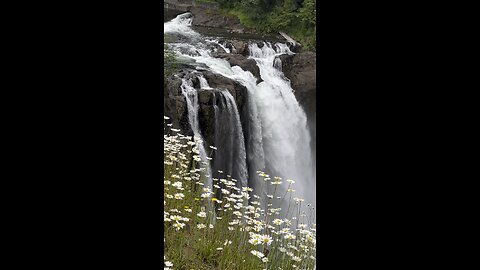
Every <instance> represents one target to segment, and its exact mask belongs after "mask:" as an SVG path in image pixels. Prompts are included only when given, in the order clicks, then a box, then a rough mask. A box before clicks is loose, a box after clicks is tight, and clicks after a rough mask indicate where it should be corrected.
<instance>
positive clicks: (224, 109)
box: [214, 90, 248, 187]
mask: <svg viewBox="0 0 480 270" xmlns="http://www.w3.org/2000/svg"><path fill="white" fill-rule="evenodd" d="M215 143H216V144H215V145H216V147H217V150H216V152H215V166H214V167H215V169H216V170H222V171H224V172H225V173H227V174H229V175H231V176H232V177H233V178H234V179H237V181H239V182H237V183H238V184H239V186H240V187H246V186H248V184H247V178H248V171H247V162H246V161H247V154H246V152H245V139H244V137H243V130H242V125H241V123H240V115H239V114H238V109H237V104H236V103H235V99H234V98H233V96H232V94H231V93H230V92H228V91H227V90H225V91H221V92H219V105H217V106H216V108H215ZM215 174H216V173H215V172H214V175H215ZM219 177H221V176H220V175H219Z"/></svg>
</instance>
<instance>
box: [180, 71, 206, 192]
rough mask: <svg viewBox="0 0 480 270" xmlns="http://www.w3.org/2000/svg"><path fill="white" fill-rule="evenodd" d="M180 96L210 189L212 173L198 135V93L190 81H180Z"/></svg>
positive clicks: (199, 134)
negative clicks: (183, 102)
mask: <svg viewBox="0 0 480 270" xmlns="http://www.w3.org/2000/svg"><path fill="white" fill-rule="evenodd" d="M180 88H181V89H182V94H183V96H184V97H185V100H186V101H187V109H188V122H189V124H190V127H191V128H192V131H193V137H194V139H195V141H196V142H197V147H198V151H199V154H200V158H201V160H202V162H201V164H202V166H201V167H202V168H204V170H205V173H206V183H205V184H206V185H207V186H208V187H210V188H212V185H213V183H212V177H211V176H212V172H211V168H210V161H209V160H208V158H207V157H208V156H207V151H206V150H205V145H204V143H203V137H202V135H201V133H200V128H199V122H198V93H197V90H196V89H195V88H193V86H192V81H191V80H186V79H182V85H181V86H180Z"/></svg>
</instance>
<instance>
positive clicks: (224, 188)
mask: <svg viewBox="0 0 480 270" xmlns="http://www.w3.org/2000/svg"><path fill="white" fill-rule="evenodd" d="M165 120H168V117H165ZM165 133H166V135H164V202H163V203H164V248H165V249H164V250H165V257H164V269H165V270H166V269H242V270H252V269H260V270H263V269H281V270H287V269H314V267H315V263H316V258H315V251H316V223H315V211H314V209H313V207H312V206H311V205H309V204H307V203H306V202H304V200H303V199H301V198H297V197H295V195H294V192H295V191H294V184H295V181H293V180H290V179H287V180H283V179H281V178H280V177H272V178H270V176H269V175H268V174H267V173H265V172H258V175H259V178H260V179H262V182H265V183H267V184H268V185H267V184H266V185H265V187H264V186H262V187H261V189H262V190H261V191H262V192H257V193H255V192H254V190H253V189H252V188H250V187H242V186H240V181H237V180H236V179H234V178H232V177H231V176H230V175H228V174H225V173H224V172H222V171H218V172H219V175H220V176H219V177H218V178H212V177H210V176H209V175H207V174H206V170H205V166H202V163H203V162H208V160H207V161H202V160H201V158H200V156H199V149H198V146H199V145H200V144H201V143H202V142H201V141H200V140H198V139H195V138H192V137H190V136H185V135H183V134H182V133H181V132H180V130H178V129H174V128H172V124H168V123H166V122H165ZM210 148H211V150H212V152H214V151H215V150H216V148H215V147H210ZM203 165H204V164H203ZM284 181H285V182H286V183H288V188H287V192H285V193H284V194H277V193H278V190H277V188H276V187H277V186H279V185H280V184H281V183H282V182H284ZM267 186H268V188H267ZM282 193H283V192H282ZM258 194H263V196H260V195H258ZM285 202H287V203H285ZM282 205H287V207H286V209H282V208H281V207H280V206H282ZM167 258H168V260H167ZM175 266H177V267H178V268H175Z"/></svg>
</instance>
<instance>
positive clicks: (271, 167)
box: [164, 14, 316, 208]
mask: <svg viewBox="0 0 480 270" xmlns="http://www.w3.org/2000/svg"><path fill="white" fill-rule="evenodd" d="M167 24H168V25H167ZM190 25H191V19H190V17H189V15H185V14H183V15H179V16H178V17H177V18H176V19H174V20H172V21H170V22H168V23H166V24H165V31H164V33H173V34H175V35H183V39H180V41H179V42H177V43H172V44H170V45H171V47H172V48H173V50H174V51H175V52H176V54H177V55H178V56H179V58H182V59H189V61H190V62H191V63H195V64H196V65H197V66H199V67H200V66H202V68H203V67H205V66H206V67H208V69H209V70H210V71H212V72H214V73H217V74H220V75H222V76H224V77H227V78H230V79H232V80H235V81H237V82H238V83H240V84H242V85H243V86H245V87H246V88H247V90H248V98H247V106H248V121H246V122H247V123H246V124H245V125H246V126H243V127H242V126H241V124H240V121H239V115H238V110H237V108H236V104H235V101H234V99H233V97H232V96H231V94H230V93H229V92H228V91H221V92H219V95H218V96H217V98H216V99H218V100H219V102H218V104H216V106H215V125H216V127H215V132H216V135H215V137H216V138H217V139H218V140H217V139H216V140H217V141H216V144H217V145H215V146H216V147H217V148H218V149H217V151H218V153H217V155H218V157H216V158H215V164H214V167H215V168H217V167H220V166H224V167H225V168H223V169H224V170H227V169H228V170H229V171H230V172H232V173H233V172H236V174H237V176H236V177H239V178H242V177H243V174H245V175H248V180H249V181H248V185H249V186H251V187H253V188H254V190H255V189H259V188H260V187H261V186H262V183H261V180H260V179H259V178H258V175H257V171H258V170H265V172H266V173H268V174H270V175H271V176H272V178H273V176H280V177H282V178H283V180H282V184H281V185H279V186H278V188H279V189H280V190H279V191H280V192H282V193H284V192H285V191H286V190H287V187H288V184H289V183H288V182H287V181H286V180H287V179H293V180H295V181H296V184H295V186H294V189H295V190H296V192H295V193H294V197H300V198H303V199H305V201H306V203H312V204H313V205H315V185H316V179H315V178H316V176H315V167H314V164H313V163H312V156H311V149H310V140H311V138H310V134H309V132H308V129H307V118H306V115H305V112H304V111H303V109H302V108H301V106H300V105H299V103H298V101H297V100H296V98H295V96H294V94H293V89H292V88H291V86H290V81H289V80H288V79H287V78H286V77H285V76H284V74H283V72H282V71H281V61H280V59H279V58H278V56H280V55H282V54H292V52H291V51H290V50H289V48H288V46H287V45H286V44H282V43H277V44H274V45H272V44H270V43H264V44H263V46H262V48H260V47H259V46H258V45H257V44H256V43H251V44H250V45H249V50H250V56H249V57H250V58H251V59H253V60H255V61H256V63H257V65H258V67H259V69H260V75H261V78H262V79H263V81H262V82H261V83H259V84H257V83H256V82H257V78H255V77H254V76H253V75H252V74H251V73H250V72H248V71H245V70H243V69H242V68H241V67H239V66H234V67H231V66H230V64H229V63H228V62H227V61H226V60H224V59H219V58H215V57H213V56H212V54H211V52H213V51H214V50H215V48H212V47H219V46H220V47H223V46H222V45H221V44H219V43H218V41H216V40H208V41H207V40H206V39H205V38H204V37H201V35H200V34H198V33H196V32H195V31H193V30H192V29H191V27H190ZM167 26H168V27H167ZM185 39H187V40H188V41H185ZM212 43H213V44H215V43H216V44H217V45H216V46H212ZM184 84H185V85H186V86H184ZM184 84H182V92H187V90H188V91H191V92H195V93H191V94H189V95H185V94H184V95H185V96H186V97H187V96H189V97H190V98H192V97H196V95H197V94H196V90H195V89H194V88H193V87H191V82H190V84H188V85H187V83H184ZM200 84H201V88H202V89H204V90H206V89H208V88H209V86H208V83H207V82H206V80H205V81H203V80H202V79H200ZM184 89H187V90H185V91H184ZM190 98H187V103H188V102H189V103H194V102H192V100H194V99H192V100H190V101H188V100H189V99H190ZM197 98H198V97H197ZM196 102H198V101H196ZM188 106H189V119H190V118H192V119H196V120H195V121H196V122H195V121H191V122H190V125H191V126H192V130H193V129H196V131H194V133H195V132H196V133H198V134H200V132H199V129H198V128H199V127H198V119H197V118H198V112H195V110H190V106H191V105H190V104H189V105H188ZM196 106H197V107H196V110H198V103H197V105H196ZM195 113H197V114H196V115H195ZM191 114H192V116H191ZM226 123H228V124H226ZM240 133H241V134H242V135H241V136H240ZM227 134H230V135H227ZM244 134H246V135H244ZM232 136H233V138H232ZM242 141H244V146H243V147H242V145H241V142H242ZM232 142H233V144H232ZM221 148H223V150H222V149H221ZM242 148H243V153H242V150H241V149H242ZM204 150H205V149H203V150H202V151H204ZM232 150H233V151H232ZM222 151H226V152H222ZM228 155H230V156H228ZM245 156H246V157H245ZM226 160H230V161H226ZM238 160H241V161H242V162H241V163H238V162H237V161H238ZM244 161H245V162H244ZM217 162H218V163H217ZM222 162H223V163H222ZM243 164H245V165H243ZM213 173H215V172H213ZM245 178H247V177H245ZM258 191H261V192H262V194H264V193H263V192H267V193H268V194H271V192H272V190H271V187H270V186H269V190H257V192H258ZM280 192H278V191H277V195H283V194H280ZM278 206H282V208H283V206H284V205H275V207H278Z"/></svg>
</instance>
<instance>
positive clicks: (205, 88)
mask: <svg viewBox="0 0 480 270" xmlns="http://www.w3.org/2000/svg"><path fill="white" fill-rule="evenodd" d="M189 10H190V12H191V14H192V16H191V17H189V20H190V26H194V25H197V26H206V27H209V28H218V30H220V31H224V32H225V33H226V34H225V35H224V36H222V37H221V38H220V39H219V38H218V36H217V37H215V36H213V37H212V38H206V36H209V35H208V34H209V33H211V32H208V33H207V34H205V35H204V36H202V37H200V36H199V35H198V33H196V32H194V31H192V30H191V29H190V27H189V28H184V25H181V24H176V25H169V27H170V29H169V33H170V36H169V40H173V42H175V44H176V45H175V51H176V52H177V53H180V55H187V56H189V57H186V58H194V59H195V60H194V61H192V60H191V59H186V58H185V57H179V59H178V60H179V66H178V68H177V71H176V72H175V73H174V74H172V75H171V76H169V77H168V78H166V80H165V84H164V108H165V115H166V116H169V117H170V118H171V121H172V123H173V126H174V127H175V128H179V129H181V130H182V131H181V132H182V134H185V135H190V136H193V134H194V131H193V130H192V127H191V126H192V125H191V119H189V110H190V113H191V107H190V108H189V104H187V99H186V96H185V93H184V92H183V90H184V88H185V82H186V81H188V82H190V84H191V86H189V87H190V88H193V89H194V92H195V95H196V96H195V101H196V102H198V116H196V117H197V118H198V127H199V131H200V133H201V136H202V137H203V139H204V141H205V143H206V149H207V150H208V146H219V145H218V144H219V142H220V143H221V144H225V143H227V144H229V145H232V144H236V143H234V141H235V140H236V142H238V140H239V139H241V140H242V143H243V141H244V142H245V143H244V146H242V147H243V148H238V147H235V148H232V147H225V149H227V150H228V151H231V152H235V155H240V156H241V155H242V151H243V152H246V153H247V155H246V156H247V157H246V159H247V162H248V166H247V167H248V170H249V173H248V174H249V175H250V177H251V176H252V175H253V174H255V171H256V170H259V169H262V166H270V167H271V168H274V167H275V165H274V164H267V165H265V164H264V165H262V166H260V167H255V166H252V164H257V163H261V162H259V160H262V158H263V157H259V156H258V155H257V154H256V151H257V148H258V147H261V148H264V149H267V150H266V153H265V154H266V155H267V154H269V153H268V152H269V151H270V154H269V155H270V159H273V160H275V163H278V164H281V163H282V162H283V158H282V155H283V154H286V153H282V151H283V150H282V140H283V141H285V140H286V139H289V140H292V137H291V135H288V133H295V132H296V131H295V130H296V129H297V128H296V127H297V126H298V125H300V126H301V125H302V123H296V122H295V121H291V120H292V119H297V118H296V117H293V116H292V115H287V114H286V115H278V113H275V112H274V111H272V112H273V114H274V115H275V114H277V115H275V117H273V118H272V117H267V118H264V119H263V120H262V125H267V126H270V125H271V123H272V121H273V122H275V123H276V122H279V121H280V122H282V121H283V122H284V123H283V124H282V125H283V126H282V128H280V130H282V132H281V133H278V131H276V133H275V132H273V134H269V133H268V132H267V134H264V137H265V136H267V137H271V138H272V140H273V142H272V141H271V142H270V143H269V145H263V147H262V146H261V145H258V144H257V145H256V144H255V143H254V142H255V140H258V139H256V138H255V136H258V135H256V134H254V133H255V128H257V129H258V127H255V125H256V123H254V122H253V121H252V110H253V108H252V107H254V105H252V104H255V102H254V101H253V100H252V93H251V91H252V90H251V88H252V87H254V88H255V91H257V92H258V91H260V92H262V91H276V90H274V88H275V87H277V86H276V85H278V87H279V88H282V89H284V90H281V91H280V90H279V91H278V93H277V94H279V95H285V94H286V95H291V96H292V97H293V95H294V96H295V98H294V100H293V101H287V100H289V98H287V97H286V96H284V97H281V98H275V97H274V96H271V98H272V99H271V103H270V102H269V97H268V95H267V96H266V97H261V96H260V97H257V98H264V99H265V98H266V99H265V100H263V101H261V102H263V104H266V105H265V106H285V105H287V111H288V107H291V106H292V105H288V104H284V103H286V102H290V103H291V102H293V103H296V102H297V101H298V104H299V105H300V107H301V108H303V111H304V114H306V119H305V117H304V119H305V120H301V117H300V118H298V119H299V121H300V122H302V121H306V123H307V125H308V132H309V133H310V136H309V138H307V139H305V140H308V141H310V143H311V146H310V147H309V149H307V150H306V151H307V152H308V151H312V156H313V160H315V157H316V153H315V141H316V108H315V97H316V54H315V53H314V52H308V51H301V50H300V51H299V50H298V48H292V46H290V48H291V51H295V52H296V53H292V52H291V51H290V50H288V49H286V50H287V51H289V53H280V54H278V56H275V55H272V56H273V57H274V61H272V62H269V63H271V64H269V65H270V68H268V64H267V66H265V59H263V58H265V57H267V58H268V57H270V56H269V55H270V54H271V53H272V52H270V51H272V47H274V46H273V45H271V44H270V43H269V44H268V45H267V44H266V43H264V42H265V41H269V40H266V38H265V36H262V35H258V36H254V37H253V38H252V35H248V36H242V33H236V34H237V35H236V36H229V35H228V34H229V33H231V31H232V29H241V27H242V26H241V25H240V26H238V24H239V22H231V24H230V26H229V24H225V23H224V24H223V25H212V24H210V23H208V22H206V21H205V20H204V19H202V16H206V15H208V13H209V12H207V11H208V9H206V8H204V7H196V8H194V7H193V6H192V7H190V8H189ZM167 12H172V11H171V10H170V11H167ZM176 12H178V11H175V12H174V13H176ZM174 13H172V14H174ZM210 13H211V12H210ZM179 17H180V16H179ZM186 17H187V16H186ZM186 17H185V18H186ZM199 18H200V19H199ZM209 21H210V20H209ZM235 24H237V26H234V27H231V25H235ZM175 27H178V29H176V28H175ZM235 27H237V28H235ZM172 28H173V29H172ZM197 30H198V29H197ZM198 31H200V30H198ZM250 34H251V33H250ZM214 39H216V40H214ZM187 43H188V44H187ZM283 43H286V42H285V41H284V42H283ZM252 44H253V46H252ZM264 46H268V47H269V48H266V50H263V49H262V48H263V47H264ZM275 46H277V45H275ZM280 47H281V46H280ZM280 47H278V48H277V49H280V50H285V49H281V48H280ZM252 49H254V50H257V51H256V52H252ZM207 51H208V52H207ZM252 53H253V54H252ZM259 53H260V55H258V56H256V57H255V56H254V55H255V54H259ZM258 57H260V58H258ZM218 59H222V61H223V60H224V61H226V62H227V63H228V64H227V65H229V66H228V67H227V68H226V69H224V67H222V66H221V65H222V63H220V62H216V61H213V60H218ZM254 59H255V60H254ZM272 60H273V59H272ZM212 61H213V62H215V63H213V62H212ZM268 61H270V60H268ZM268 61H267V62H268ZM219 65H220V66H219ZM235 66H237V67H239V68H240V71H238V70H235ZM272 67H274V68H273V69H272ZM212 68H213V69H214V70H215V72H212V71H213V70H212ZM275 69H276V70H280V71H281V72H280V73H279V74H281V75H280V77H278V75H274V74H272V73H271V72H273V73H278V72H275ZM232 70H233V71H232ZM262 70H263V73H264V74H261V73H262ZM232 72H233V73H235V74H233V73H232ZM243 72H249V74H250V73H251V75H249V76H252V75H253V77H254V78H252V80H250V79H249V78H246V77H242V76H246V75H245V74H244V73H243ZM265 72H267V73H265ZM222 74H223V75H222ZM247 75H248V74H247ZM272 76H273V77H272ZM266 78H268V79H269V80H270V82H268V83H267V84H265V83H262V81H263V79H266ZM282 78H283V79H282ZM285 78H287V79H288V80H289V83H288V84H289V86H284V85H283V83H284V81H285ZM272 80H273V81H274V82H273V83H272V82H271V81H272ZM288 80H287V82H288ZM246 81H248V83H247V82H246ZM275 81H277V83H275ZM278 83H279V84H278ZM290 86H291V88H290ZM247 88H248V89H247ZM285 89H286V90H285ZM288 89H290V90H288ZM225 91H227V92H228V94H227V93H226V92H225ZM282 91H287V92H282ZM282 93H283V94H282ZM292 93H293V95H292ZM295 99H296V100H295ZM232 100H233V103H234V104H233V107H232V103H230V101H232ZM257 102H258V100H257ZM190 103H191V101H190ZM293 103H292V104H293ZM257 104H258V103H257ZM190 106H191V104H190ZM296 106H297V107H298V105H296ZM292 109H294V108H293V107H292ZM269 110H270V109H269ZM294 110H295V109H294ZM287 111H286V112H287ZM226 113H227V114H229V115H230V116H229V117H225V116H222V115H224V114H226ZM233 114H238V118H239V119H238V121H239V124H238V126H235V125H234V123H233V122H235V121H236V120H235V119H236V118H235V117H234V115H233ZM282 118H285V119H287V120H282ZM285 121H286V123H285ZM288 121H290V122H288ZM277 125H278V124H277ZM278 129H279V128H277V130H278ZM289 129H292V130H289ZM238 132H240V133H241V136H238ZM269 132H270V131H269ZM283 133H285V134H283ZM289 136H290V137H289ZM225 137H228V138H230V137H235V138H232V139H231V140H230V139H228V138H227V139H226V138H225ZM297 137H298V136H297ZM275 138H277V139H275ZM293 138H296V137H295V136H293ZM299 138H304V137H303V135H302V136H300V137H299ZM310 138H311V140H310ZM293 140H296V139H293ZM300 140H301V139H300ZM277 142H278V143H277ZM272 143H273V145H272ZM275 144H278V145H279V147H277V146H275ZM221 147H222V146H219V148H221ZM275 147H277V149H274V148H275ZM289 147H290V146H289V145H288V144H287V145H285V147H283V148H289ZM268 149H270V150H268ZM304 150H305V149H301V151H300V152H305V151H304ZM228 151H227V152H228ZM272 151H273V152H274V154H273V155H272ZM294 151H298V150H294ZM227 152H224V153H222V154H221V155H219V156H221V157H222V158H220V159H221V160H224V159H226V160H228V159H229V158H230V159H231V158H233V157H228V156H227V154H228V153H227ZM275 153H276V154H275ZM243 155H244V154H243ZM277 156H278V157H277ZM287 159H288V158H287ZM291 160H292V161H293V160H295V159H291ZM217 161H218V158H217ZM217 161H215V160H214V161H213V162H212V163H215V162H217ZM267 163H268V162H267ZM270 163H271V161H270ZM226 164H228V162H227V163H225V162H224V163H223V164H222V168H223V166H225V165H226ZM278 164H277V165H276V166H277V170H278V173H279V175H281V171H282V169H283V168H282V167H288V166H292V165H291V164H289V163H286V164H284V165H283V166H279V165H278ZM310 166H313V165H312V164H310ZM241 170H243V169H242V168H232V169H231V170H230V171H241ZM272 170H273V172H271V173H272V174H273V175H276V174H275V173H277V172H276V171H275V170H274V169H272ZM300 171H301V170H300ZM300 171H298V170H297V174H298V173H301V172H300ZM214 173H215V172H214ZM310 178H311V177H310ZM305 192H307V191H305Z"/></svg>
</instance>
